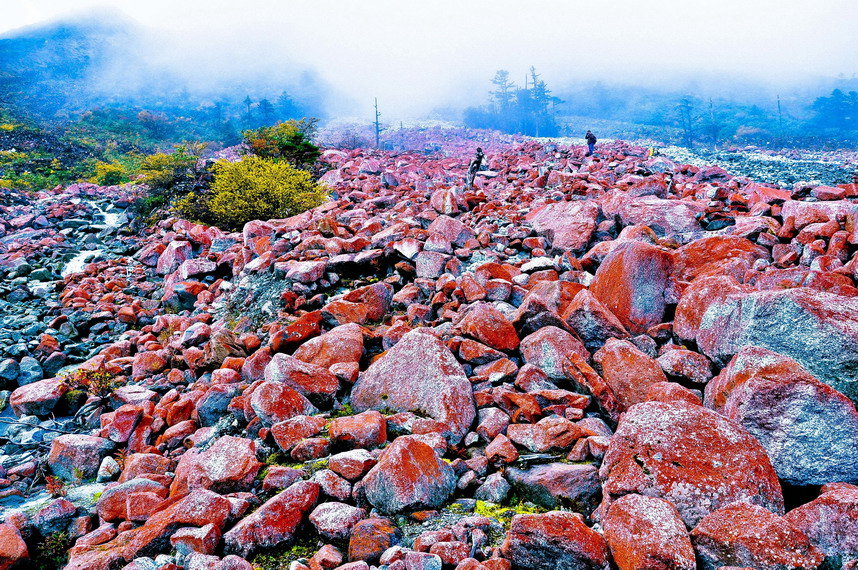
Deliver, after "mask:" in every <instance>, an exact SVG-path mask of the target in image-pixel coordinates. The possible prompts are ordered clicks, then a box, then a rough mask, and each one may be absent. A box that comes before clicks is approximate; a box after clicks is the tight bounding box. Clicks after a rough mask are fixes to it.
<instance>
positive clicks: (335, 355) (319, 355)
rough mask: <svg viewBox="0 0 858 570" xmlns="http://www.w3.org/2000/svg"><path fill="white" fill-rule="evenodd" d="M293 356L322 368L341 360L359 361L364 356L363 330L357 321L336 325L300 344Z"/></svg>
mask: <svg viewBox="0 0 858 570" xmlns="http://www.w3.org/2000/svg"><path fill="white" fill-rule="evenodd" d="M293 356H294V357H295V358H297V359H298V360H303V361H304V362H309V363H311V364H315V365H317V366H321V367H322V368H329V367H330V366H331V365H332V364H337V363H339V362H358V361H360V359H361V357H362V356H363V332H362V331H361V327H360V325H358V324H355V323H348V324H345V325H340V326H338V327H334V328H333V329H331V330H330V331H328V332H326V333H325V334H323V335H322V336H318V337H316V338H312V339H310V340H308V341H307V342H305V343H304V344H302V345H301V346H299V347H298V349H297V350H296V351H295V352H294V354H293Z"/></svg>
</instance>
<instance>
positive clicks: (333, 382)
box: [265, 354, 340, 405]
mask: <svg viewBox="0 0 858 570" xmlns="http://www.w3.org/2000/svg"><path fill="white" fill-rule="evenodd" d="M265 380H266V382H267V383H269V384H270V383H271V382H279V383H281V384H284V385H286V386H289V387H291V388H294V389H295V390H297V391H298V392H300V393H301V395H303V396H306V397H307V399H309V400H310V401H314V402H316V403H317V404H319V405H322V404H323V403H326V402H330V401H331V400H332V398H333V396H334V395H335V394H336V393H337V390H338V389H339V387H340V382H339V380H337V377H336V376H334V375H333V374H331V372H330V371H328V370H327V369H326V368H322V367H321V366H318V365H316V364H310V363H308V362H304V361H302V360H299V359H298V358H295V357H294V356H289V355H287V354H275V355H274V357H273V358H272V359H271V362H269V363H268V365H267V366H266V367H265Z"/></svg>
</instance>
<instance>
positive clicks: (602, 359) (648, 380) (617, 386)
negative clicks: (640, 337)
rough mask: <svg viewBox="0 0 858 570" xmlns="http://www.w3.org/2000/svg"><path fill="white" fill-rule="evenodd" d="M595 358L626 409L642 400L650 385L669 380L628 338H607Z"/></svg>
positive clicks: (607, 381) (603, 376)
mask: <svg viewBox="0 0 858 570" xmlns="http://www.w3.org/2000/svg"><path fill="white" fill-rule="evenodd" d="M593 361H594V362H595V363H596V364H598V365H599V366H600V367H601V369H602V378H604V379H605V382H606V383H607V384H608V386H609V387H610V388H611V391H612V392H613V393H614V395H615V396H616V397H617V400H619V402H620V404H622V406H623V407H625V408H628V407H630V406H633V405H634V404H638V403H640V402H643V401H644V400H645V399H646V392H647V388H648V387H649V386H650V385H652V384H655V383H656V382H667V377H666V376H665V375H664V372H662V370H661V367H660V366H659V365H658V362H656V361H655V360H653V359H652V358H650V357H649V356H647V355H646V354H644V353H643V352H641V351H640V350H638V348H637V347H636V346H635V345H633V344H632V343H631V342H629V341H627V340H616V339H608V341H607V342H606V343H605V346H603V347H602V348H600V349H599V350H598V352H596V354H594V355H593Z"/></svg>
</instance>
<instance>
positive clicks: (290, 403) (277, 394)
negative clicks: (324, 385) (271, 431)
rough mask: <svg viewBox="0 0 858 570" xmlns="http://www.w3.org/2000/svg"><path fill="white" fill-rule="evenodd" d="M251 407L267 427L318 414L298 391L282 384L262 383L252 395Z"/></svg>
mask: <svg viewBox="0 0 858 570" xmlns="http://www.w3.org/2000/svg"><path fill="white" fill-rule="evenodd" d="M250 406H251V408H253V411H254V412H255V413H256V415H257V417H259V419H260V420H261V421H262V423H263V424H265V425H272V424H275V423H278V422H282V421H285V420H288V419H290V418H294V417H295V416H308V415H313V414H315V413H318V411H319V410H318V409H317V408H316V407H315V406H314V405H313V404H312V403H311V402H310V400H308V399H307V398H305V397H304V395H303V394H301V393H300V392H299V391H298V390H296V389H294V388H292V387H291V386H287V385H286V384H283V383H280V382H262V383H261V384H259V385H258V386H256V388H255V389H254V390H253V393H252V394H251V395H250Z"/></svg>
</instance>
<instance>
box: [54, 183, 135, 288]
mask: <svg viewBox="0 0 858 570" xmlns="http://www.w3.org/2000/svg"><path fill="white" fill-rule="evenodd" d="M72 201H73V202H75V201H76V203H79V202H80V199H79V198H75V199H74V200H72ZM87 203H89V205H90V206H92V207H93V208H94V209H95V210H96V212H97V215H100V216H101V217H102V218H104V221H103V222H102V223H99V224H92V225H91V226H90V227H91V228H93V229H97V230H100V231H104V230H106V229H108V228H116V227H118V226H119V223H120V220H121V218H122V213H121V212H105V211H104V210H103V209H102V208H101V206H100V205H99V204H97V203H96V202H94V201H92V200H87ZM102 253H104V248H96V249H85V250H81V251H79V252H78V253H77V255H75V256H74V257H73V258H71V259H70V260H69V261H68V262H67V263H66V264H65V266H64V267H63V269H62V271H61V272H60V274H61V275H62V276H63V277H66V276H67V275H71V274H73V273H80V272H81V271H83V268H84V267H85V266H86V264H87V263H89V262H90V260H92V259H94V258H96V257H98V256H99V255H101V254H102Z"/></svg>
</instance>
